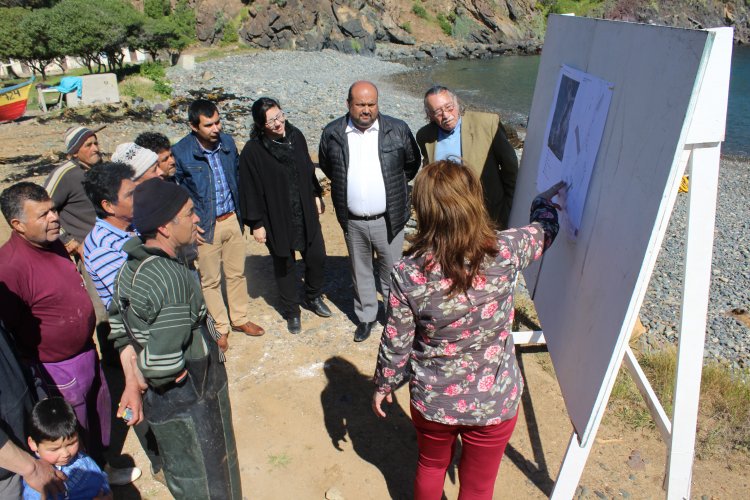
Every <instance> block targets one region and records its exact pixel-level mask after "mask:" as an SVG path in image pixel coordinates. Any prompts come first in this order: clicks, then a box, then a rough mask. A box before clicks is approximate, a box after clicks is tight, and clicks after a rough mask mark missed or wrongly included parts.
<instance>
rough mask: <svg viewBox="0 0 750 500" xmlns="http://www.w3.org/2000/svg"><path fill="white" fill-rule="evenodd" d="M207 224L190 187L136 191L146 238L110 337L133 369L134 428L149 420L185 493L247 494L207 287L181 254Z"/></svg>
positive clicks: (134, 242)
mask: <svg viewBox="0 0 750 500" xmlns="http://www.w3.org/2000/svg"><path fill="white" fill-rule="evenodd" d="M199 222H200V219H199V217H198V215H197V214H196V212H195V208H194V205H193V201H192V200H191V199H190V195H189V194H188V192H187V191H186V190H185V189H184V188H183V187H181V186H178V185H176V184H173V183H170V182H165V181H163V180H161V179H149V180H147V181H145V182H143V183H141V184H139V185H138V186H137V187H136V188H135V193H134V195H133V225H134V226H135V229H136V230H137V231H138V233H139V234H140V236H139V237H137V238H133V239H131V240H129V241H128V242H127V243H125V245H124V246H123V250H124V251H125V252H126V253H127V255H128V257H127V261H126V262H125V264H124V265H123V267H122V269H121V271H120V273H119V274H118V276H117V278H116V280H115V287H114V297H113V298H112V305H111V306H110V323H111V325H112V333H111V334H110V338H111V339H112V340H113V341H114V343H115V347H116V348H117V349H118V350H119V351H120V359H121V361H122V366H123V371H124V373H125V389H124V391H123V394H122V397H121V399H120V412H119V415H118V416H122V415H123V412H125V410H126V409H129V410H130V412H129V414H127V415H126V416H125V417H123V418H126V417H129V418H128V425H136V424H138V423H140V422H141V421H142V420H143V419H144V418H145V419H146V421H148V423H149V425H150V426H151V429H152V431H153V432H154V435H155V436H156V442H157V444H158V446H159V452H160V455H161V457H162V460H163V464H164V473H165V476H166V479H167V486H168V488H169V491H170V492H171V493H172V495H173V496H174V497H175V498H200V499H206V500H209V499H210V498H226V499H232V500H234V499H237V500H239V499H241V498H242V492H241V487H240V475H239V464H238V461H237V449H236V446H235V439H234V430H233V426H232V416H231V411H230V403H229V393H228V388H227V374H226V370H225V368H224V365H223V364H221V362H220V359H219V352H218V347H217V343H216V340H214V339H213V338H212V337H211V335H210V333H209V332H208V328H207V324H206V315H207V313H206V304H205V301H204V299H203V293H202V292H201V286H200V284H199V283H198V281H197V280H196V279H195V278H193V276H192V274H191V273H190V271H189V270H188V268H187V267H186V266H185V265H184V264H182V262H181V261H180V259H179V257H180V255H181V252H182V251H183V250H184V249H186V248H188V247H190V246H191V245H193V244H194V243H195V242H196V240H197V237H198V223H199ZM186 450H190V453H187V452H186Z"/></svg>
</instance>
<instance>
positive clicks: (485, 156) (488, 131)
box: [417, 85, 518, 229]
mask: <svg viewBox="0 0 750 500" xmlns="http://www.w3.org/2000/svg"><path fill="white" fill-rule="evenodd" d="M424 110H425V113H426V115H427V120H428V121H429V122H430V123H428V124H427V125H425V126H424V127H422V128H421V129H419V131H418V132H417V144H419V149H420V151H421V152H422V159H423V161H422V163H423V165H427V164H429V163H433V162H435V161H438V160H444V159H446V158H449V157H455V158H457V159H463V162H464V164H465V165H466V166H467V167H468V168H471V169H472V170H473V171H474V173H476V174H477V177H479V178H480V179H481V181H482V188H483V189H484V204H485V207H486V208H487V212H488V213H489V215H490V218H492V220H494V221H495V223H496V224H497V225H498V228H499V229H507V227H508V218H509V217H510V209H511V206H512V205H513V192H514V191H515V189H516V176H517V175H518V158H517V157H516V152H515V150H514V149H513V146H511V145H510V143H509V142H508V137H507V136H506V134H505V129H504V128H503V124H502V123H500V117H499V116H497V115H496V114H493V113H481V112H477V111H465V112H464V110H463V107H462V106H461V104H460V103H459V101H458V97H457V96H456V94H454V93H453V92H451V91H450V90H449V89H448V88H446V87H442V86H439V85H436V86H434V87H432V88H430V89H429V90H428V91H427V93H426V94H425V96H424Z"/></svg>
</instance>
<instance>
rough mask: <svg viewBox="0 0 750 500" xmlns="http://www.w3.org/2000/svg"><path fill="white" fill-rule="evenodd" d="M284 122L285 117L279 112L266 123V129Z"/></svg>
mask: <svg viewBox="0 0 750 500" xmlns="http://www.w3.org/2000/svg"><path fill="white" fill-rule="evenodd" d="M285 121H286V115H285V114H284V112H283V111H279V113H278V114H277V115H276V116H274V117H273V118H271V119H270V120H268V121H267V122H266V127H268V128H271V127H273V126H274V125H275V124H276V123H284V122H285Z"/></svg>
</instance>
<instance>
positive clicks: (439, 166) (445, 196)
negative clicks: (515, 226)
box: [405, 160, 498, 297]
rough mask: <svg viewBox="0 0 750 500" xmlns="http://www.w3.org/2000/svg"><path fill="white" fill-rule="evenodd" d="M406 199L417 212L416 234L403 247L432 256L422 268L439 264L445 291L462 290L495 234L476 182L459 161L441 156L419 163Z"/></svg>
mask: <svg viewBox="0 0 750 500" xmlns="http://www.w3.org/2000/svg"><path fill="white" fill-rule="evenodd" d="M412 201H413V203H414V209H415V211H416V213H417V234H416V235H414V236H412V237H410V238H409V241H410V242H411V247H410V248H409V249H408V250H407V251H406V252H405V254H406V255H410V256H413V257H428V256H430V254H431V255H432V257H431V258H430V259H429V260H428V261H426V262H425V271H429V270H431V269H434V266H435V265H436V264H439V265H440V267H441V268H442V273H443V275H444V276H445V277H446V278H448V279H450V280H451V281H452V283H451V285H450V287H449V288H448V296H449V297H454V296H456V295H458V294H461V293H464V292H466V290H468V289H469V287H470V286H471V284H472V281H473V279H474V277H475V276H476V275H477V274H478V273H479V269H480V266H481V265H482V261H483V260H484V258H485V256H488V255H489V256H492V257H494V256H496V255H497V252H498V249H497V237H496V236H495V230H494V227H493V223H492V221H491V219H490V218H489V215H488V214H487V210H486V209H485V207H484V196H483V193H482V184H481V183H480V182H479V179H477V177H476V175H474V173H473V172H472V171H471V169H469V168H467V167H466V166H465V165H463V164H461V163H457V162H455V161H451V160H441V161H438V162H435V163H431V164H429V165H427V166H426V167H424V168H423V169H422V170H421V171H420V172H419V174H418V175H417V177H416V179H415V180H414V191H413V192H412Z"/></svg>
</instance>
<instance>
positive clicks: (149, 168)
mask: <svg viewBox="0 0 750 500" xmlns="http://www.w3.org/2000/svg"><path fill="white" fill-rule="evenodd" d="M112 161H115V162H119V163H124V164H126V165H129V166H130V167H132V168H133V171H135V175H133V177H132V178H131V179H130V180H131V181H133V182H135V183H136V184H140V183H141V182H144V181H147V180H149V179H153V178H154V177H159V168H158V167H159V157H158V156H157V155H156V153H154V152H153V151H151V150H150V149H146V148H142V147H140V146H139V145H137V144H136V143H134V142H125V143H123V144H120V145H119V146H117V148H116V149H115V152H114V154H113V155H112Z"/></svg>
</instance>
